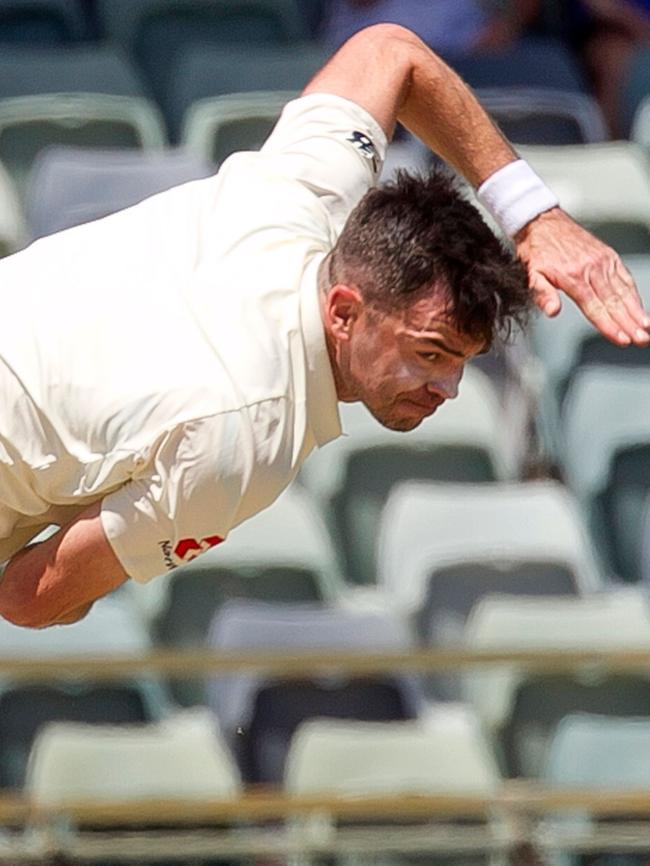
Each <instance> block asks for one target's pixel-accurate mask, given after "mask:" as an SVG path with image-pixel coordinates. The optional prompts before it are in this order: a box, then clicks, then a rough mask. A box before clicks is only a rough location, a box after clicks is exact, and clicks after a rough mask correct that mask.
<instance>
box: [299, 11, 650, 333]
mask: <svg viewBox="0 0 650 866" xmlns="http://www.w3.org/2000/svg"><path fill="white" fill-rule="evenodd" d="M322 92H325V93H334V94H336V95H337V96H342V97H344V98H346V99H350V100H351V101H353V102H356V103H357V104H358V105H361V106H362V107H363V108H365V109H366V110H367V111H369V112H370V114H371V115H373V117H374V118H375V119H376V120H377V121H378V122H379V123H380V124H381V126H382V127H383V129H384V131H385V132H386V134H387V135H388V136H389V137H390V136H391V135H392V133H393V130H394V127H395V123H396V121H398V120H399V121H401V122H402V123H403V124H404V125H405V126H406V127H407V128H408V129H410V130H411V131H412V132H413V133H415V135H417V136H418V137H419V138H420V139H421V140H422V141H423V142H424V143H425V144H426V145H428V147H430V148H431V150H433V151H434V153H437V154H438V155H439V156H441V157H442V158H443V159H444V160H445V161H446V162H448V163H449V164H450V165H452V166H453V167H454V168H455V169H456V170H457V171H458V172H460V174H462V175H463V176H464V177H465V178H467V180H468V181H469V182H470V183H471V184H472V185H473V186H475V187H478V186H480V185H481V184H482V183H483V182H484V181H485V180H487V179H488V178H489V177H490V176H491V175H493V174H494V173H495V172H496V171H498V170H499V169H501V168H503V167H504V166H506V165H508V164H509V163H511V162H513V161H514V160H516V159H517V154H516V153H515V151H514V150H513V148H512V146H511V145H510V144H509V143H508V141H507V140H506V139H505V138H504V137H503V135H502V134H501V133H500V131H499V130H498V129H497V127H496V126H495V125H494V123H493V122H492V121H491V119H490V118H489V116H488V115H487V113H486V112H485V110H484V109H483V108H482V106H481V105H480V103H479V102H478V100H477V99H476V97H475V96H474V95H473V93H472V91H471V90H470V88H469V87H468V86H467V85H466V84H465V83H464V82H463V81H462V79H461V78H460V77H459V76H458V75H456V73H455V72H454V71H453V70H452V69H450V68H449V67H448V66H447V65H446V64H445V63H444V62H443V61H442V60H441V59H440V58H439V57H438V56H437V55H436V54H434V53H433V52H432V51H431V50H430V49H429V48H428V47H427V46H426V45H425V44H424V43H423V42H422V41H421V40H420V39H419V38H418V37H417V36H416V35H415V34H413V33H411V32H410V31H409V30H407V29H405V28H403V27H400V26H398V25H394V24H378V25H375V26H374V27H368V28H366V29H365V30H361V31H360V32H359V33H357V34H356V35H355V36H353V37H352V38H351V39H349V40H348V41H347V42H346V43H345V45H343V47H342V48H341V49H339V51H338V52H337V53H336V54H335V55H334V57H333V58H332V59H331V60H330V61H329V63H327V64H326V66H325V67H324V68H323V69H322V70H321V71H320V72H319V73H318V74H317V75H316V76H315V77H314V78H313V79H312V81H311V82H310V83H309V84H308V86H307V88H306V89H305V93H306V94H307V93H322ZM513 240H514V243H515V246H516V250H517V253H518V255H519V257H520V258H521V260H522V261H523V262H524V264H525V265H526V268H527V270H528V276H529V283H530V286H531V289H532V292H533V296H534V299H535V302H536V303H537V305H538V306H539V307H540V309H542V310H543V311H544V312H545V313H546V314H547V315H550V316H553V315H556V314H557V313H558V312H559V311H560V306H561V301H560V295H559V292H560V291H562V292H565V293H566V294H567V295H568V296H569V297H570V298H571V299H572V300H573V301H575V303H576V304H577V305H578V306H579V307H580V309H581V310H582V312H583V313H584V315H585V316H586V317H587V318H588V319H589V321H590V322H591V323H592V324H593V325H595V327H596V328H598V330H599V331H600V332H601V333H602V334H603V335H604V336H605V337H607V338H608V339H610V340H611V341H612V342H614V343H616V344H618V345H620V346H628V345H630V344H631V343H636V344H637V345H640V346H646V345H648V342H649V341H650V338H649V337H648V334H647V329H649V328H650V317H648V315H647V314H646V313H645V311H644V309H643V305H642V303H641V300H640V297H639V293H638V291H637V289H636V286H635V285H634V281H633V279H632V277H631V276H630V274H629V272H628V271H627V269H626V268H625V266H624V265H623V263H622V262H621V260H620V258H619V256H618V255H617V254H616V252H615V251H614V250H612V249H610V247H608V246H606V245H605V244H603V243H601V242H600V241H599V240H597V239H596V238H595V237H593V235H591V234H589V232H587V231H585V230H584V229H583V228H581V227H580V226H579V225H577V223H575V222H574V221H573V220H572V219H571V218H570V217H569V216H568V215H567V214H566V213H564V211H562V210H561V209H560V208H558V207H554V208H552V209H550V210H546V211H543V212H542V213H540V214H539V215H538V216H537V217H536V218H534V219H532V220H531V221H530V222H528V224H527V225H525V226H524V228H523V229H522V230H521V231H520V232H519V233H518V234H517V235H516V236H515V237H514V238H513Z"/></svg>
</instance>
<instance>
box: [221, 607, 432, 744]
mask: <svg viewBox="0 0 650 866" xmlns="http://www.w3.org/2000/svg"><path fill="white" fill-rule="evenodd" d="M208 643H209V645H210V646H211V647H212V648H213V649H215V650H220V651H230V652H235V651H240V652H241V651H242V650H246V651H249V652H255V651H258V652H262V651H264V650H269V651H272V650H275V651H278V652H281V651H287V652H288V651H300V650H302V651H305V652H309V651H312V652H314V651H317V650H323V651H327V650H331V651H346V650H358V651H359V652H362V651H366V652H373V651H377V652H379V651H389V650H395V651H398V650H406V649H408V648H409V647H411V646H412V638H411V635H410V633H409V631H408V629H407V627H406V625H405V623H404V622H403V621H402V620H401V619H400V618H399V617H397V616H396V615H393V614H388V613H379V612H357V611H350V610H345V609H341V608H337V607H333V606H329V607H322V606H316V605H300V604H266V603H263V602H254V601H233V602H228V603H227V604H225V605H224V606H223V607H222V608H221V609H220V610H219V611H218V612H217V614H216V615H215V618H214V620H213V622H212V626H211V629H210V634H209V638H208ZM398 679H399V681H400V682H403V683H404V684H405V690H406V691H410V690H411V685H410V684H411V683H412V682H413V681H412V680H411V679H410V678H406V679H404V680H401V679H400V678H398ZM272 682H273V681H272V680H269V679H268V678H267V677H264V676H260V675H240V676H233V677H220V678H219V679H216V680H213V681H212V683H211V684H210V687H209V689H208V692H209V696H210V703H211V706H212V707H213V708H214V710H215V712H216V713H217V715H218V716H219V718H220V719H221V723H222V727H223V729H224V731H227V732H230V731H234V730H236V729H237V728H238V727H241V726H245V725H247V724H248V722H249V721H250V718H251V712H252V701H253V699H254V696H255V694H256V692H258V691H259V690H260V688H262V687H263V686H268V685H270V684H272ZM406 684H408V685H406ZM417 699H418V695H417V693H416V692H415V691H411V697H410V698H409V701H410V702H411V704H412V705H413V706H415V704H416V703H417Z"/></svg>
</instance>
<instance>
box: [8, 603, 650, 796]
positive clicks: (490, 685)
mask: <svg viewBox="0 0 650 866" xmlns="http://www.w3.org/2000/svg"><path fill="white" fill-rule="evenodd" d="M107 605H108V606H109V607H110V604H108V603H106V602H102V603H100V604H99V605H98V610H101V609H102V607H105V606H107ZM127 621H128V620H122V623H120V620H119V619H117V618H116V615H115V612H114V611H113V613H112V615H109V617H108V619H107V618H106V615H104V618H103V619H102V616H101V615H96V616H95V617H94V620H93V618H92V616H91V618H90V622H91V623H92V625H93V627H94V629H95V632H96V634H95V636H94V637H93V639H92V640H87V641H86V644H87V648H86V649H85V651H84V652H83V655H84V657H87V656H88V655H90V654H92V648H93V647H100V646H101V645H102V638H103V642H104V644H105V645H106V646H109V645H110V641H111V639H113V640H114V636H112V637H111V635H110V633H111V629H113V635H114V633H115V632H116V631H117V632H119V631H120V630H121V631H122V634H123V635H124V638H123V645H122V649H121V652H125V651H127V650H128V648H129V647H133V645H134V638H133V635H131V636H129V635H127V634H125V632H124V623H125V622H127ZM116 626H117V627H118V628H117V629H116V628H115V627H116ZM13 631H17V630H13ZM63 631H67V630H63ZM75 631H76V632H77V634H76V636H75ZM81 631H83V627H80V626H73V627H70V632H69V637H66V638H65V639H61V638H59V640H58V646H57V643H56V642H55V643H54V645H52V642H51V641H50V642H49V644H48V641H47V638H46V639H45V640H44V641H43V640H41V641H40V642H39V641H38V640H37V641H35V643H34V646H31V647H29V649H28V652H29V654H30V656H31V657H32V658H34V659H37V658H38V657H39V654H40V657H48V658H51V657H52V656H59V655H65V654H67V655H70V654H71V652H72V650H73V649H74V647H75V643H76V645H77V648H78V650H77V651H78V652H81V651H82V650H81V647H82V643H81V640H80V636H79V635H80V632H81ZM3 632H4V633H3V636H2V637H3V646H4V647H7V650H5V653H7V652H8V650H10V649H11V648H12V641H13V651H14V652H16V650H17V649H18V648H19V647H20V639H16V635H15V634H13V633H12V630H11V629H10V627H8V626H4V627H3ZM134 633H136V632H134ZM22 643H23V646H26V639H23V640H22ZM207 646H209V647H211V648H212V649H213V650H216V651H218V652H220V653H225V654H226V655H228V654H232V653H235V654H241V653H247V654H251V653H256V654H257V655H258V656H259V658H260V660H261V664H262V668H261V669H260V671H259V672H256V673H253V672H244V671H242V672H235V671H233V672H232V673H228V674H218V675H213V676H211V677H209V679H208V680H207V681H206V697H207V705H208V706H209V708H210V710H211V712H212V719H213V722H212V724H213V727H215V736H216V735H217V733H218V736H219V737H220V738H221V740H222V742H223V743H224V744H225V745H226V746H227V748H228V754H229V756H230V760H231V761H232V763H233V766H236V768H237V774H238V776H239V777H240V778H241V779H243V780H244V782H245V783H247V784H248V783H255V784H257V783H261V782H262V783H267V784H272V785H278V784H280V783H281V782H282V780H283V778H285V775H286V773H287V772H288V764H287V761H288V760H289V757H288V756H289V755H290V752H291V744H292V742H293V738H294V735H295V734H296V731H298V730H299V728H300V726H301V724H302V723H304V722H305V721H307V720H309V719H314V718H333V719H339V720H341V719H347V720H351V721H356V722H361V721H363V722H373V723H386V722H406V721H409V720H410V721H412V722H418V723H419V724H425V725H426V724H427V723H428V722H429V721H430V720H431V719H432V718H433V719H435V718H436V715H437V714H438V715H439V714H443V715H444V713H445V712H450V713H453V712H454V708H453V705H447V704H444V705H443V704H440V703H439V702H434V703H433V704H432V703H431V702H430V701H428V700H427V699H426V697H425V690H424V687H423V682H422V678H421V677H420V676H418V675H416V674H406V673H404V672H399V673H398V672H395V673H392V672H390V668H388V669H387V671H386V673H382V674H379V673H377V674H367V675H362V676H361V675H358V674H356V675H353V674H346V673H343V672H338V673H337V672H336V668H337V664H336V657H335V656H336V653H341V652H346V651H348V652H352V653H354V654H356V653H361V654H364V653H390V652H398V653H401V652H405V651H407V650H408V649H409V648H412V647H413V646H414V641H413V637H412V635H411V634H409V631H408V629H407V627H406V624H405V622H404V621H403V620H400V618H399V617H396V616H395V615H394V614H388V613H386V612H384V613H381V612H379V611H378V610H366V611H362V610H353V609H345V608H342V607H340V606H339V607H336V606H325V607H316V606H314V605H296V604H284V605H281V604H275V605H268V604H264V603H261V602H242V601H240V602H230V603H228V604H227V605H226V606H225V607H223V608H222V609H221V611H220V612H219V613H218V614H217V615H216V616H215V617H214V620H213V623H212V626H211V629H210V634H209V638H208V642H207ZM459 646H462V647H465V648H466V649H468V650H471V651H477V650H489V651H492V652H494V651H500V652H504V653H507V652H511V651H522V650H525V651H528V652H529V653H537V652H539V651H544V650H557V649H563V650H580V651H582V652H584V651H591V652H598V651H603V650H615V649H618V650H623V649H632V650H639V649H648V647H650V611H649V609H648V603H647V600H646V599H645V598H644V597H643V595H641V594H640V593H638V592H635V591H632V590H626V591H618V592H606V593H594V594H591V595H589V596H585V597H582V598H577V597H573V598H571V597H548V598H540V597H523V596H522V597H513V596H505V595H489V596H486V597H484V598H482V599H481V600H479V601H478V603H477V604H476V605H475V606H474V607H473V609H472V611H471V612H470V615H469V617H468V619H467V622H466V625H465V627H464V629H463V634H462V637H461V640H460V643H459ZM37 648H38V649H37ZM133 651H134V650H133V649H131V652H133ZM95 652H98V650H95ZM136 652H142V650H136ZM116 653H117V655H116ZM274 653H276V654H281V655H282V654H284V655H287V656H288V657H289V658H292V659H296V658H298V659H300V657H301V655H304V658H305V671H304V673H303V674H302V675H300V677H299V678H295V677H291V678H286V677H284V676H282V675H280V674H275V675H271V674H269V673H265V672H264V669H263V660H264V658H265V657H266V656H268V655H269V654H271V655H273V654H274ZM314 654H316V655H318V654H321V657H322V658H324V659H326V660H327V661H328V670H327V672H325V671H323V672H322V673H317V672H316V671H314V669H313V668H310V663H309V657H310V656H313V655H314ZM113 657H116V658H119V651H118V650H114V651H113ZM459 684H460V687H461V691H460V695H461V697H462V698H463V700H464V702H465V706H466V710H464V712H466V713H470V714H472V715H475V716H476V718H477V719H478V720H480V723H481V724H482V725H483V726H484V729H485V731H486V733H487V735H488V739H489V743H490V748H491V749H493V750H494V754H495V756H496V760H497V762H498V764H499V767H500V772H501V773H503V774H504V775H507V776H518V775H523V776H527V777H535V776H539V775H540V774H541V773H542V772H543V771H544V767H545V766H546V763H547V758H548V750H549V748H550V744H551V741H552V739H553V736H554V734H555V732H556V730H557V728H558V726H559V725H560V724H561V722H562V719H563V718H564V717H565V716H567V715H569V714H571V713H573V712H578V711H580V712H592V713H600V714H603V715H616V716H622V717H633V716H650V678H648V674H647V671H644V670H639V671H637V672H630V673H626V674H622V673H618V674H614V673H607V671H606V670H603V671H602V672H598V671H594V672H593V674H591V675H590V676H585V675H584V673H581V671H580V670H579V669H577V670H575V671H573V672H570V671H568V670H560V671H558V672H553V670H552V669H551V670H549V671H548V672H539V673H536V672H535V670H534V669H533V670H531V671H527V670H526V665H525V664H521V663H517V664H509V663H508V662H507V661H504V662H503V663H501V664H500V665H498V666H497V665H494V664H492V665H490V666H486V665H482V666H481V667H480V668H477V669H476V670H475V671H468V672H466V673H463V675H462V677H459ZM161 694H162V692H161V689H160V686H159V685H156V683H155V682H154V681H151V680H144V679H142V678H134V677H132V678H130V679H129V680H125V679H124V677H121V678H120V679H119V680H116V681H115V682H114V683H113V684H110V685H109V684H106V685H104V686H92V685H90V684H84V683H83V682H81V681H79V680H74V679H70V677H67V679H65V680H62V681H61V683H60V684H58V685H57V684H56V683H55V682H48V683H47V684H44V685H42V686H36V685H20V684H19V683H11V682H10V681H5V682H4V683H3V684H2V688H1V689H0V785H1V786H3V787H7V786H8V787H20V786H21V785H22V784H23V781H24V779H25V773H26V768H27V758H28V755H29V751H30V749H31V746H32V743H33V742H34V738H35V737H36V736H37V735H38V733H39V731H40V729H41V728H42V727H43V725H45V724H46V723H48V722H50V721H56V720H65V721H76V722H82V721H83V722H93V723H95V724H97V723H99V724H101V723H104V724H106V723H118V722H119V723H120V724H122V725H124V724H129V723H145V722H152V721H156V720H157V719H158V720H160V719H161V718H164V717H166V716H167V715H169V710H170V708H172V707H173V704H171V703H169V702H165V701H164V700H160V695H161Z"/></svg>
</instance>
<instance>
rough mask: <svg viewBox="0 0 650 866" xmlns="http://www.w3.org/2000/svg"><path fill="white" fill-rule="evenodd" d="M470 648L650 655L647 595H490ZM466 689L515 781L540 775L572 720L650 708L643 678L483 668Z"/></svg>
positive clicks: (474, 615) (481, 606) (477, 611)
mask: <svg viewBox="0 0 650 866" xmlns="http://www.w3.org/2000/svg"><path fill="white" fill-rule="evenodd" d="M464 643H465V646H466V647H467V649H471V650H497V651H501V650H503V651H505V650H560V649H564V650H607V649H625V648H631V649H643V648H650V611H649V609H648V604H647V600H646V598H645V596H644V595H643V594H642V593H641V592H637V591H636V590H633V589H630V588H628V589H625V590H618V591H611V592H607V593H596V594H594V595H592V596H585V597H582V598H522V597H513V596H505V595H503V596H499V595H495V596H487V597H485V598H483V599H482V600H481V601H479V603H478V604H477V605H476V606H475V607H474V609H473V610H472V612H471V613H470V616H469V618H468V620H467V624H466V627H465V635H464ZM463 687H464V694H465V697H466V699H467V700H468V701H469V702H470V703H471V704H472V705H473V706H474V708H475V709H476V711H477V712H478V714H479V716H480V717H481V719H482V720H483V721H484V723H485V724H486V725H487V726H488V728H489V729H490V730H491V731H492V733H493V736H494V737H495V741H496V742H497V743H498V746H499V752H500V754H501V755H502V756H503V761H504V771H505V772H507V773H508V774H509V775H515V776H516V775H525V776H538V775H539V774H540V773H541V772H542V769H543V767H544V765H545V761H546V754H547V749H548V745H549V742H550V740H551V738H552V736H553V733H554V731H555V729H556V727H557V724H558V722H559V721H560V719H561V718H563V717H564V716H565V715H567V714H568V713H571V712H576V711H579V710H584V711H587V712H602V713H607V714H612V715H640V714H643V713H645V712H647V710H648V707H650V678H649V677H646V676H644V675H642V674H638V675H620V676H614V675H612V676H608V675H607V674H606V673H603V672H601V673H598V672H594V675H593V676H591V677H589V676H584V675H581V673H580V672H579V671H577V672H576V674H575V675H574V676H571V675H569V674H566V675H559V674H548V675H533V674H525V673H523V672H522V669H521V668H515V667H510V666H500V667H499V668H495V669H488V668H485V667H484V668H482V669H481V670H480V671H479V672H477V673H470V674H466V675H465V676H464V678H463ZM644 708H645V709H644Z"/></svg>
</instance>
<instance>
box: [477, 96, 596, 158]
mask: <svg viewBox="0 0 650 866" xmlns="http://www.w3.org/2000/svg"><path fill="white" fill-rule="evenodd" d="M476 95H477V96H478V98H479V100H480V101H481V103H482V104H483V106H484V107H485V108H486V109H487V110H488V112H489V113H490V115H491V116H492V117H493V118H494V119H495V120H496V122H497V123H498V124H499V128H500V129H501V130H502V131H503V133H504V134H505V135H506V136H507V137H508V138H509V139H510V141H512V142H515V143H516V144H539V145H563V144H589V143H593V142H598V141H605V140H606V139H607V137H608V135H607V130H606V126H605V120H604V118H603V115H602V112H601V110H600V108H599V107H598V103H597V102H596V101H595V100H594V99H593V98H592V97H591V96H588V95H587V94H586V93H581V92H573V91H570V90H553V89H551V88H539V87H490V88H488V87H481V88H478V89H477V91H476Z"/></svg>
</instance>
